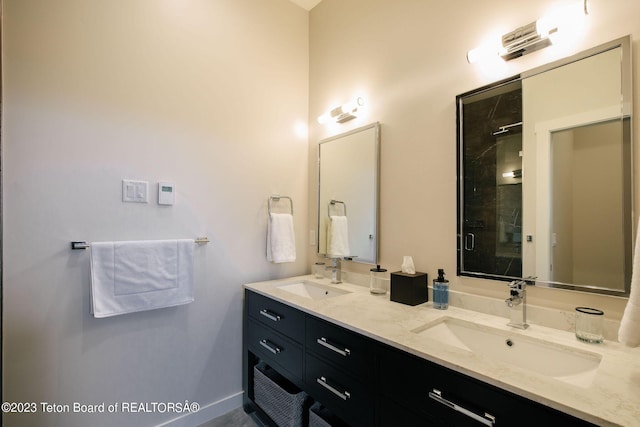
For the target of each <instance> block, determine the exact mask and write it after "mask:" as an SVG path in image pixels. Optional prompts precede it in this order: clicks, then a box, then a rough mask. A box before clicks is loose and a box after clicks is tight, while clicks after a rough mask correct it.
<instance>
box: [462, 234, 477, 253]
mask: <svg viewBox="0 0 640 427" xmlns="http://www.w3.org/2000/svg"><path fill="white" fill-rule="evenodd" d="M469 238H471V239H469ZM469 241H471V244H469ZM475 248H476V235H475V234H473V233H467V235H466V236H464V249H465V250H467V251H472V250H474V249H475Z"/></svg>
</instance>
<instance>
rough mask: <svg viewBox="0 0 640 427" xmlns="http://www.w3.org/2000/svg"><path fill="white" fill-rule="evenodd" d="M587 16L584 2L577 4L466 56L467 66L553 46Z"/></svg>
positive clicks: (507, 58)
mask: <svg viewBox="0 0 640 427" xmlns="http://www.w3.org/2000/svg"><path fill="white" fill-rule="evenodd" d="M588 14H589V2H588V0H580V1H579V2H576V3H573V4H571V5H569V6H567V7H565V8H563V9H560V10H559V11H558V12H556V13H554V14H552V15H548V16H543V17H542V18H540V19H538V20H537V21H534V22H531V23H530V24H527V25H523V26H522V27H519V28H516V29H515V30H513V31H511V32H509V33H507V34H504V35H503V36H502V38H501V40H500V42H499V43H496V44H487V45H484V46H480V47H477V48H475V49H471V50H470V51H469V52H467V61H469V63H470V64H473V63H476V62H480V61H483V60H487V59H490V58H495V57H500V58H502V59H503V60H505V61H510V60H512V59H515V58H519V57H521V56H523V55H526V54H528V53H531V52H534V51H536V50H538V49H542V48H545V47H547V46H549V45H551V44H553V43H554V42H555V40H556V38H557V36H558V34H559V33H560V32H562V31H569V30H570V29H571V26H572V25H574V24H575V22H576V21H578V20H580V18H582V17H584V16H585V15H588Z"/></svg>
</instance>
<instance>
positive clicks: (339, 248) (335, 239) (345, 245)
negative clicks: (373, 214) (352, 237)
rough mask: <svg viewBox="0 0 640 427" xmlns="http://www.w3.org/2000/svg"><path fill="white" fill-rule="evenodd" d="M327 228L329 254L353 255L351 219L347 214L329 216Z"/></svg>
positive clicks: (337, 255)
mask: <svg viewBox="0 0 640 427" xmlns="http://www.w3.org/2000/svg"><path fill="white" fill-rule="evenodd" d="M329 219H330V221H329V227H328V229H327V255H330V256H336V257H345V256H349V255H351V253H350V252H351V250H350V249H349V221H348V220H347V217H346V216H338V215H332V216H330V217H329Z"/></svg>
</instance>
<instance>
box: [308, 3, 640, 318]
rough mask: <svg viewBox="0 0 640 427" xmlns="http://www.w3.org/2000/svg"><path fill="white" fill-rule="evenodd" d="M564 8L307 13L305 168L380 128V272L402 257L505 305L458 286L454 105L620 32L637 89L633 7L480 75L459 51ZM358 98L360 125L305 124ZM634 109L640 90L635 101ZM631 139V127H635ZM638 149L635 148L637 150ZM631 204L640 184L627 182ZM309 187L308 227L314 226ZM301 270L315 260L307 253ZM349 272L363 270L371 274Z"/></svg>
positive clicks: (338, 8)
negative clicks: (347, 138)
mask: <svg viewBox="0 0 640 427" xmlns="http://www.w3.org/2000/svg"><path fill="white" fill-rule="evenodd" d="M561 3H564V4H566V3H568V1H553V0H545V1H538V2H527V3H522V4H520V3H519V4H518V5H515V4H513V2H508V1H505V0H490V1H484V2H471V1H463V0H452V1H447V2H429V1H422V0H403V1H390V0H324V1H323V2H321V3H320V4H319V5H318V6H316V7H315V8H314V9H313V10H312V11H311V13H310V91H309V94H310V106H309V114H310V119H309V123H310V150H309V154H310V162H309V165H310V170H311V176H314V172H313V170H314V159H315V156H316V152H315V151H316V149H317V147H316V144H317V141H319V140H321V139H323V138H326V137H328V136H331V135H333V134H337V133H340V132H343V131H345V130H348V129H351V128H353V127H357V126H360V125H363V124H366V123H369V122H372V121H380V123H381V135H382V141H381V153H382V160H381V190H380V201H381V212H380V220H381V224H380V229H381V236H380V263H381V264H382V266H383V267H385V268H388V269H389V270H391V271H394V270H399V269H400V264H401V262H402V256H403V255H412V256H413V258H414V261H415V264H416V268H417V269H418V270H420V271H426V272H428V273H429V277H430V280H431V279H432V278H433V277H434V275H435V273H436V271H437V269H438V268H444V269H445V271H446V272H447V273H448V278H449V279H450V280H451V286H452V288H453V289H456V290H462V291H467V292H471V293H477V294H485V295H490V296H494V297H496V298H505V295H506V290H505V289H506V285H505V283H504V282H496V281H488V280H482V279H475V278H466V277H456V276H455V271H456V167H455V165H456V130H455V124H456V116H455V96H456V95H458V94H460V93H463V92H466V91H469V90H471V89H474V88H476V87H479V86H482V85H484V84H487V83H490V82H492V81H495V80H499V79H501V78H504V77H508V76H511V75H514V74H517V73H518V72H520V71H524V70H528V69H531V68H534V67H536V66H538V65H542V64H543V63H547V62H550V61H553V60H555V59H559V58H561V57H564V56H568V55H570V54H573V53H577V52H579V51H582V50H585V49H588V48H590V47H593V46H596V45H599V44H602V43H605V42H607V41H610V40H613V39H616V38H618V37H622V36H624V35H627V34H633V35H635V38H634V46H633V50H634V52H633V56H634V58H636V60H635V62H634V86H635V87H636V88H637V87H638V85H637V82H638V76H639V75H640V69H639V67H638V64H637V58H638V56H639V55H638V38H637V37H638V36H637V35H638V34H640V20H638V16H640V2H637V1H635V0H592V1H591V2H590V4H591V15H590V16H589V17H588V21H587V26H586V28H585V29H584V33H583V35H582V36H581V37H580V38H579V39H578V40H577V42H576V43H575V44H573V45H571V46H568V47H565V48H562V49H560V48H557V47H553V48H547V49H544V50H541V51H538V52H535V53H533V54H530V55H528V56H526V57H523V58H520V59H517V60H514V61H510V62H509V63H507V64H506V65H505V67H504V69H503V70H502V71H501V72H497V73H493V74H489V73H487V71H486V70H485V69H483V68H482V67H479V66H474V65H470V64H468V63H467V61H466V58H465V54H466V52H467V50H469V49H471V48H473V47H476V46H477V45H479V44H481V42H482V41H483V40H484V39H485V38H486V37H487V36H488V35H490V34H491V33H496V34H502V33H506V32H508V31H510V30H513V29H514V28H517V27H518V26H521V25H524V24H526V23H529V22H531V21H533V20H535V19H537V18H539V17H541V16H543V15H544V14H545V12H547V11H548V10H549V9H550V8H551V7H553V6H554V5H557V4H561ZM358 94H361V95H362V96H364V97H365V98H366V99H367V102H368V111H367V114H366V115H365V116H364V117H361V118H359V119H357V120H353V121H351V122H347V123H346V124H344V125H331V126H320V125H318V124H317V123H316V122H315V121H314V120H315V118H316V117H317V116H318V115H320V114H321V113H322V112H324V111H326V110H327V109H328V108H329V107H331V106H334V105H337V104H341V103H343V102H345V101H346V100H349V99H351V98H353V97H355V96H356V95H358ZM635 105H638V91H637V90H636V93H635ZM633 127H634V132H635V134H636V135H637V132H638V119H637V118H636V119H635V121H634V124H633ZM637 152H638V150H637V151H636V153H637ZM635 182H636V185H635V188H636V197H637V194H638V193H637V192H638V189H640V185H638V179H636V180H635ZM315 191H316V188H315V181H314V180H311V181H310V184H309V192H310V195H311V197H310V198H309V200H310V209H309V223H310V225H311V227H312V228H313V225H314V224H315V209H316V206H315V197H313V194H315ZM310 255H311V256H310V262H311V261H312V260H313V259H315V257H314V255H313V254H310ZM345 264H347V266H346V268H347V269H350V270H352V271H358V272H362V273H366V272H367V270H368V268H369V267H368V266H364V265H357V264H352V263H345ZM529 297H530V302H531V303H533V304H539V305H545V306H552V307H563V308H566V309H573V307H575V306H577V305H588V306H595V307H600V308H603V309H604V310H605V311H606V313H607V316H611V317H612V318H619V317H620V316H621V312H622V310H623V308H624V304H625V302H626V300H625V299H621V298H614V297H601V296H594V295H587V294H580V293H575V292H570V291H559V290H551V289H541V288H534V289H531V290H530V293H529Z"/></svg>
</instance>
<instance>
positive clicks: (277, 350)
mask: <svg viewBox="0 0 640 427" xmlns="http://www.w3.org/2000/svg"><path fill="white" fill-rule="evenodd" d="M260 345H261V346H263V347H264V348H266V349H267V350H269V351H270V352H271V353H273V354H278V353H280V352H281V351H282V350H281V349H280V348H279V347H277V346H275V345H273V346H272V345H271V342H270V341H267V340H260Z"/></svg>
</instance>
